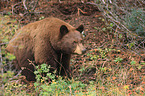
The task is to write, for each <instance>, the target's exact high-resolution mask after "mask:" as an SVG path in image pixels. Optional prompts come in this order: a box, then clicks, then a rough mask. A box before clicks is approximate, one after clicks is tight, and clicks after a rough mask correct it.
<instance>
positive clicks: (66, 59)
mask: <svg viewBox="0 0 145 96" xmlns="http://www.w3.org/2000/svg"><path fill="white" fill-rule="evenodd" d="M70 58H71V55H70V54H63V55H62V59H61V63H60V64H61V65H60V67H61V72H60V75H61V76H67V77H69V78H71V75H72V74H71V68H70Z"/></svg>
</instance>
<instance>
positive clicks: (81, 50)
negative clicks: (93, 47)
mask: <svg viewBox="0 0 145 96" xmlns="http://www.w3.org/2000/svg"><path fill="white" fill-rule="evenodd" d="M85 52H86V48H85V47H84V46H83V44H81V43H79V44H77V46H76V49H75V51H74V53H75V54H84V53H85Z"/></svg>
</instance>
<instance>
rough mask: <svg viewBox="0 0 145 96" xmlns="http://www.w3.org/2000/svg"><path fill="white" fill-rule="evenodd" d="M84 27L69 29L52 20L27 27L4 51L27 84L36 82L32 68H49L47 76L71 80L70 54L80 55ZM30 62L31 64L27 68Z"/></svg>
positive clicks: (13, 38)
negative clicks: (11, 56)
mask: <svg viewBox="0 0 145 96" xmlns="http://www.w3.org/2000/svg"><path fill="white" fill-rule="evenodd" d="M83 30H84V26H83V25H80V26H79V27H78V28H75V27H73V26H71V25H70V24H68V23H66V22H65V21H63V20H60V19H58V18H55V17H47V18H45V19H43V20H40V21H36V22H33V23H29V24H27V25H25V26H23V27H22V28H20V29H19V30H18V31H17V32H16V33H15V34H14V36H13V37H12V39H11V40H10V41H9V44H8V45H7V47H6V50H7V51H8V52H9V53H11V54H14V55H15V57H16V59H15V60H14V65H15V68H16V69H17V70H22V72H21V74H22V75H24V76H25V77H26V79H27V80H28V81H36V79H35V74H34V71H35V66H36V65H40V64H44V63H45V64H47V65H50V72H53V71H54V70H56V71H57V72H56V74H59V75H61V76H67V77H68V78H71V75H72V73H71V68H70V59H71V55H72V54H83V53H85V52H86V48H85V47H84V46H83V44H82V40H83V39H82V38H83V37H82V34H81V33H82V32H83ZM30 61H33V64H30Z"/></svg>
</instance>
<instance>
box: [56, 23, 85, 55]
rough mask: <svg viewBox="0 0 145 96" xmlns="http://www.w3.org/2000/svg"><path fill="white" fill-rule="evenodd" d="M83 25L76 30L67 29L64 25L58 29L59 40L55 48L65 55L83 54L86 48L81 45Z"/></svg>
mask: <svg viewBox="0 0 145 96" xmlns="http://www.w3.org/2000/svg"><path fill="white" fill-rule="evenodd" d="M83 30H84V27H83V25H80V26H79V27H78V28H74V27H73V28H68V27H67V26H66V25H62V26H61V27H60V34H59V40H58V43H57V48H58V49H59V51H61V52H62V53H66V54H83V53H85V52H86V48H85V47H84V46H83V44H82V40H83V39H82V34H81V33H82V32H83Z"/></svg>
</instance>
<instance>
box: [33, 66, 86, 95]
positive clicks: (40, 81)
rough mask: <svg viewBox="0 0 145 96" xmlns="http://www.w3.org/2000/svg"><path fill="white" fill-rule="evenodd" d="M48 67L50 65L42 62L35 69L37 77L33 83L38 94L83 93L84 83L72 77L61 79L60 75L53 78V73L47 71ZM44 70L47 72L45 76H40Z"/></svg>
mask: <svg viewBox="0 0 145 96" xmlns="http://www.w3.org/2000/svg"><path fill="white" fill-rule="evenodd" d="M49 68H50V66H47V64H42V65H40V66H37V67H36V71H35V72H34V73H35V74H36V79H37V82H35V83H34V87H35V92H37V93H38V94H39V95H40V96H44V95H47V96H57V95H66V94H72V95H76V94H80V93H81V94H83V89H84V88H85V87H86V84H83V83H82V82H80V81H74V80H73V79H72V80H65V79H62V77H58V79H55V77H56V76H55V74H52V73H49ZM44 72H47V73H46V76H42V74H43V73H44ZM54 73H55V72H54ZM50 80H51V81H50Z"/></svg>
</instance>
